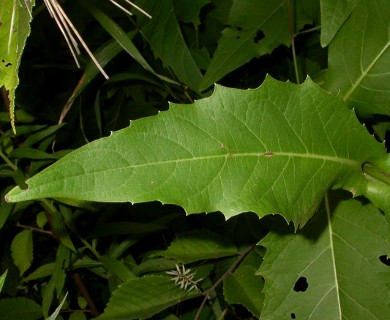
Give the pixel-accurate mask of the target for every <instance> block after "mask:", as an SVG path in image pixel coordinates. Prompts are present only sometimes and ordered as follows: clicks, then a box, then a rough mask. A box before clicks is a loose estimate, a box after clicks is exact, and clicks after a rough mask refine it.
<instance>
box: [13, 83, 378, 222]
mask: <svg viewBox="0 0 390 320" xmlns="http://www.w3.org/2000/svg"><path fill="white" fill-rule="evenodd" d="M383 155H385V149H384V146H383V145H382V144H380V143H377V142H376V141H375V139H374V138H373V137H372V136H371V135H370V134H369V133H368V132H367V131H366V129H365V127H364V126H362V125H361V124H360V123H359V122H358V121H357V119H356V117H355V114H354V112H353V111H350V110H348V108H347V107H346V106H345V105H344V104H343V103H342V101H341V100H340V99H338V98H336V97H334V96H331V95H329V94H327V93H325V92H324V91H322V90H321V89H319V88H318V87H317V86H316V85H315V84H314V83H313V82H312V81H311V80H307V81H306V82H305V83H304V84H303V85H295V84H291V83H283V82H278V81H276V80H274V79H272V78H270V77H268V78H267V79H266V81H265V82H264V83H263V84H262V85H261V86H260V87H259V88H257V89H253V90H238V89H230V88H225V87H222V86H216V88H215V91H214V94H213V95H212V96H211V97H209V98H206V99H202V100H199V101H197V102H195V103H194V104H193V105H173V104H172V105H171V107H170V110H169V111H167V112H162V113H161V114H159V115H157V116H155V117H150V118H145V119H141V120H136V121H133V122H132V124H131V126H130V127H129V128H126V129H123V130H121V131H118V132H114V133H113V134H112V135H111V136H110V137H108V138H103V139H100V140H98V141H95V142H92V143H90V144H88V145H87V146H85V147H82V148H80V149H78V150H76V151H74V152H73V153H71V154H70V155H68V156H66V157H64V158H63V159H61V160H60V161H58V162H57V163H55V164H54V165H52V166H51V167H49V168H48V169H46V170H45V171H43V172H41V173H40V174H38V175H36V176H34V177H32V178H31V179H29V180H28V181H27V183H28V186H29V187H28V189H27V190H21V189H20V188H15V189H13V190H11V192H10V193H9V194H8V195H7V196H6V197H7V200H8V201H11V202H16V201H24V200H29V199H37V198H73V199H83V200H90V201H102V202H126V201H130V202H144V201H152V200H159V201H161V202H163V203H173V204H177V205H180V206H182V207H183V208H184V209H185V210H186V211H187V212H188V213H197V212H212V211H222V212H223V213H224V214H225V216H226V217H227V218H228V217H231V216H233V215H236V214H238V213H241V212H246V211H253V212H256V213H257V214H258V215H259V216H263V215H266V214H277V213H279V214H282V215H283V216H284V217H285V218H286V220H288V221H290V220H293V221H294V223H295V224H296V226H298V225H299V224H304V223H305V222H306V221H307V220H308V219H309V218H310V217H311V216H312V214H313V213H314V212H315V210H316V208H317V207H318V205H319V203H320V202H321V199H322V197H323V194H324V192H325V191H326V190H327V189H328V188H330V187H332V186H334V187H337V188H344V189H347V190H350V191H351V192H353V193H354V194H355V195H359V194H363V193H364V192H365V188H366V180H365V178H364V176H363V174H362V172H361V165H362V163H365V162H369V161H371V160H372V159H376V158H378V157H381V156H383Z"/></svg>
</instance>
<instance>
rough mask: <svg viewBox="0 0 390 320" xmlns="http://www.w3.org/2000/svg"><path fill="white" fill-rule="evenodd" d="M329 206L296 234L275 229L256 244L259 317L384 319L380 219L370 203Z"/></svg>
mask: <svg viewBox="0 0 390 320" xmlns="http://www.w3.org/2000/svg"><path fill="white" fill-rule="evenodd" d="M332 202H335V201H332V198H330V201H329V206H325V207H324V208H322V209H321V210H320V212H319V213H318V215H316V216H315V218H313V219H312V220H310V222H309V223H308V224H307V225H306V226H305V228H304V229H303V230H301V231H300V232H299V233H298V234H294V233H293V230H291V228H287V227H281V226H280V225H279V227H277V228H276V229H275V230H273V231H272V232H271V233H270V234H269V235H267V236H266V237H265V238H264V239H263V240H261V242H260V244H261V245H263V246H264V247H266V248H267V254H266V255H265V257H264V262H263V264H262V265H261V267H260V270H259V273H260V274H261V275H262V276H263V277H264V278H265V286H264V294H265V301H264V307H263V311H262V316H261V318H262V319H263V318H264V319H270V320H271V319H275V320H279V319H324V320H327V319H329V320H333V319H372V320H374V319H386V318H388V315H389V314H390V306H389V288H388V282H389V267H388V266H387V265H386V264H385V263H384V262H383V261H382V258H383V257H385V256H386V252H387V243H386V236H387V224H386V221H385V217H384V216H383V214H382V213H381V212H380V211H379V210H377V209H376V208H374V206H373V205H371V204H369V205H365V206H363V205H362V204H361V203H360V202H358V201H356V200H348V201H341V202H339V203H332ZM329 207H334V208H335V209H334V210H331V209H330V208H329ZM286 266H288V268H286Z"/></svg>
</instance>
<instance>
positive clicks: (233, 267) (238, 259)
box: [195, 244, 256, 320]
mask: <svg viewBox="0 0 390 320" xmlns="http://www.w3.org/2000/svg"><path fill="white" fill-rule="evenodd" d="M255 247H256V244H253V245H251V246H250V247H248V248H247V249H246V250H245V251H244V252H242V253H240V254H239V255H238V258H237V260H236V261H234V263H233V264H232V265H231V266H230V268H229V269H228V270H227V271H226V272H225V273H224V274H223V275H222V276H221V277H220V278H219V279H218V280H217V282H215V283H214V284H213V285H212V286H211V287H210V288H209V289H207V291H205V292H204V298H203V301H202V304H201V305H200V307H199V309H198V312H197V313H196V316H195V320H199V319H200V315H201V313H202V311H203V309H204V307H205V305H206V302H207V300H208V299H209V297H210V294H211V293H212V292H213V291H214V290H215V289H216V288H217V287H218V286H219V285H220V284H221V283H222V281H223V280H225V278H226V277H227V276H229V275H230V274H232V272H233V271H234V270H235V269H236V268H237V267H238V266H239V264H240V263H241V261H242V260H244V258H245V257H246V256H247V255H248V253H249V252H251V251H252V250H253V249H254V248H255Z"/></svg>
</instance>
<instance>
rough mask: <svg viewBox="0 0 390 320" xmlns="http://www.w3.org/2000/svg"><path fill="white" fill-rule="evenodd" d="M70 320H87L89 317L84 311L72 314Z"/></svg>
mask: <svg viewBox="0 0 390 320" xmlns="http://www.w3.org/2000/svg"><path fill="white" fill-rule="evenodd" d="M68 320H87V316H86V315H85V313H84V312H83V311H75V312H72V314H71V315H70V316H69V319H68Z"/></svg>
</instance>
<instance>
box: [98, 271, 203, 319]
mask: <svg viewBox="0 0 390 320" xmlns="http://www.w3.org/2000/svg"><path fill="white" fill-rule="evenodd" d="M200 295H201V293H200V292H198V291H197V290H192V291H191V292H186V291H184V290H182V289H180V288H179V287H177V286H175V284H174V282H173V281H171V279H170V278H169V277H168V276H145V277H142V278H132V279H129V280H128V281H127V282H125V283H124V284H122V285H121V286H120V287H119V288H118V289H117V290H116V291H114V293H113V294H112V297H111V299H110V301H109V302H108V304H107V307H106V309H105V310H104V313H103V314H102V315H101V316H99V317H97V318H96V320H115V319H118V320H119V319H127V320H131V319H143V318H148V317H151V316H152V315H154V314H156V313H158V312H160V311H162V310H164V309H166V308H168V307H170V306H173V305H175V304H177V303H179V302H181V301H184V300H187V299H190V298H194V297H197V296H200Z"/></svg>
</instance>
